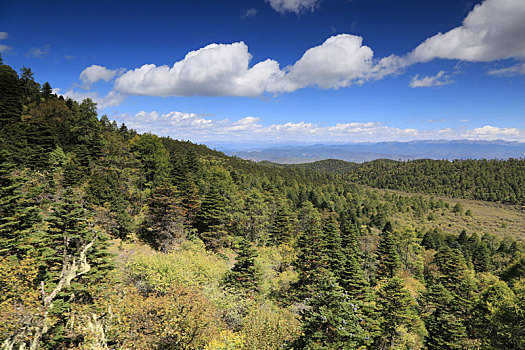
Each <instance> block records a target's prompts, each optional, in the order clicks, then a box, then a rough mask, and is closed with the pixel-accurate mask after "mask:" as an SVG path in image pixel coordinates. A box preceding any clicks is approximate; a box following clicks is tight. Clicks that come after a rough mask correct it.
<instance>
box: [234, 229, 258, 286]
mask: <svg viewBox="0 0 525 350" xmlns="http://www.w3.org/2000/svg"><path fill="white" fill-rule="evenodd" d="M235 252H236V253H237V256H236V257H235V265H234V266H233V267H232V269H231V270H230V272H229V273H228V274H227V276H226V279H225V284H226V285H227V286H230V287H232V288H234V289H236V290H239V291H241V292H243V293H246V294H250V295H251V294H254V293H257V291H258V289H259V282H260V278H261V276H260V272H259V270H258V269H257V267H256V265H255V258H256V257H257V251H256V250H255V249H254V248H253V247H252V245H251V243H250V242H248V240H246V239H244V238H242V237H241V238H239V239H238V240H237V242H236V244H235Z"/></svg>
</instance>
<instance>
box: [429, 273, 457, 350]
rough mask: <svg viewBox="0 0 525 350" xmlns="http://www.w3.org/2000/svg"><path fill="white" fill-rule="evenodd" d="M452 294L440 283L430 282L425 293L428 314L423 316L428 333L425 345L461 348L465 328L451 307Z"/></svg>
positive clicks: (431, 348)
mask: <svg viewBox="0 0 525 350" xmlns="http://www.w3.org/2000/svg"><path fill="white" fill-rule="evenodd" d="M453 299H454V296H453V294H452V293H451V292H450V291H448V290H447V289H446V288H445V287H444V286H443V285H442V284H441V283H437V284H432V285H431V286H430V287H429V288H428V290H427V292H426V293H425V303H426V306H427V308H428V312H429V315H428V316H426V317H425V319H424V321H425V326H426V328H427V331H428V335H427V336H426V337H425V345H426V346H427V347H428V349H430V350H434V349H436V350H437V349H463V348H464V346H465V340H466V328H465V325H464V324H463V322H462V320H461V318H460V317H458V315H457V312H455V310H454V308H453V307H452V303H453Z"/></svg>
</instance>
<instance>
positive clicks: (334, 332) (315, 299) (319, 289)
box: [291, 272, 370, 350]
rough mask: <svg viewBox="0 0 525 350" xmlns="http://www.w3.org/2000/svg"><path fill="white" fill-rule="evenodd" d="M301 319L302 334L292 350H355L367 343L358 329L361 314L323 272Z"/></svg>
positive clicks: (359, 327) (367, 339)
mask: <svg viewBox="0 0 525 350" xmlns="http://www.w3.org/2000/svg"><path fill="white" fill-rule="evenodd" d="M307 304H308V307H309V308H307V309H305V310H304V311H303V313H302V315H301V319H302V334H301V336H300V337H299V338H298V339H297V340H296V341H295V342H294V343H293V344H292V346H291V348H292V349H297V350H299V349H310V350H314V349H315V350H331V349H348V350H350V349H357V348H361V347H362V346H366V345H368V344H369V343H370V337H369V334H368V333H367V331H366V330H365V329H363V327H362V326H361V317H362V315H361V310H360V309H359V307H358V305H357V304H356V303H353V302H352V300H351V298H350V297H349V296H348V294H346V292H345V291H344V290H343V289H342V288H341V287H340V286H339V285H338V284H337V282H336V279H335V278H334V277H333V276H332V274H331V273H329V272H326V273H325V275H324V277H323V278H322V279H321V280H320V281H318V284H317V285H316V288H315V292H314V295H313V296H312V297H311V298H309V299H308V300H307Z"/></svg>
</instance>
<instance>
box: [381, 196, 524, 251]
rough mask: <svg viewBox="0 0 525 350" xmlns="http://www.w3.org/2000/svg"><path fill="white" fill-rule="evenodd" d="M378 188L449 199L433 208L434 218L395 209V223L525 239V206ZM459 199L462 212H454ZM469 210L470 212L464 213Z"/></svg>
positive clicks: (454, 231) (453, 231) (446, 230)
mask: <svg viewBox="0 0 525 350" xmlns="http://www.w3.org/2000/svg"><path fill="white" fill-rule="evenodd" d="M376 191H379V192H387V193H396V194H398V195H402V196H408V197H412V196H423V197H425V198H431V197H433V198H435V199H440V198H441V199H442V200H443V201H445V202H447V203H449V205H450V208H446V209H438V210H435V211H434V216H433V218H431V219H429V217H428V216H425V217H423V218H418V217H416V216H414V214H413V213H412V212H409V213H398V214H396V215H394V220H395V221H396V223H397V224H398V225H405V224H411V223H412V224H413V225H414V226H419V227H425V228H434V227H439V228H441V229H442V230H443V231H445V232H451V233H457V234H459V233H460V232H461V231H462V230H466V231H467V233H469V234H470V233H473V232H476V233H477V234H478V235H480V236H481V235H483V234H485V233H490V234H493V235H495V236H498V237H500V238H503V237H505V236H510V237H512V238H514V239H516V240H521V241H525V207H523V206H518V205H507V204H500V203H493V202H485V201H478V200H468V199H457V198H448V197H441V196H435V195H425V194H423V195H421V194H413V193H407V192H402V191H394V190H383V189H376ZM457 203H459V204H461V206H462V207H463V210H462V213H454V212H453V210H452V208H454V206H455V205H456V204H457ZM468 210H470V212H471V213H472V215H466V212H467V211H468Z"/></svg>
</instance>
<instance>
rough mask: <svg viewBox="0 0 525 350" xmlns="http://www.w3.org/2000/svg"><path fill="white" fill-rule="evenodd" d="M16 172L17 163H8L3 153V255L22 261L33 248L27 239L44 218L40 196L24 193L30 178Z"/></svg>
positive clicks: (0, 184) (0, 215) (0, 201)
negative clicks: (39, 205)
mask: <svg viewBox="0 0 525 350" xmlns="http://www.w3.org/2000/svg"><path fill="white" fill-rule="evenodd" d="M13 170H14V164H12V163H9V162H8V161H7V159H6V157H5V151H0V255H1V256H8V255H16V256H18V257H19V258H21V257H22V256H23V255H25V253H27V251H28V249H30V246H28V243H29V242H28V238H29V236H30V235H31V234H32V229H33V227H34V226H35V225H36V224H38V223H39V222H40V221H41V216H40V213H39V209H38V207H37V201H36V199H35V196H36V194H37V193H31V192H28V191H24V188H23V187H24V184H25V182H26V181H27V180H28V179H26V178H24V177H21V176H17V175H15V174H14V173H13ZM35 190H38V189H33V192H34V191H35Z"/></svg>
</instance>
